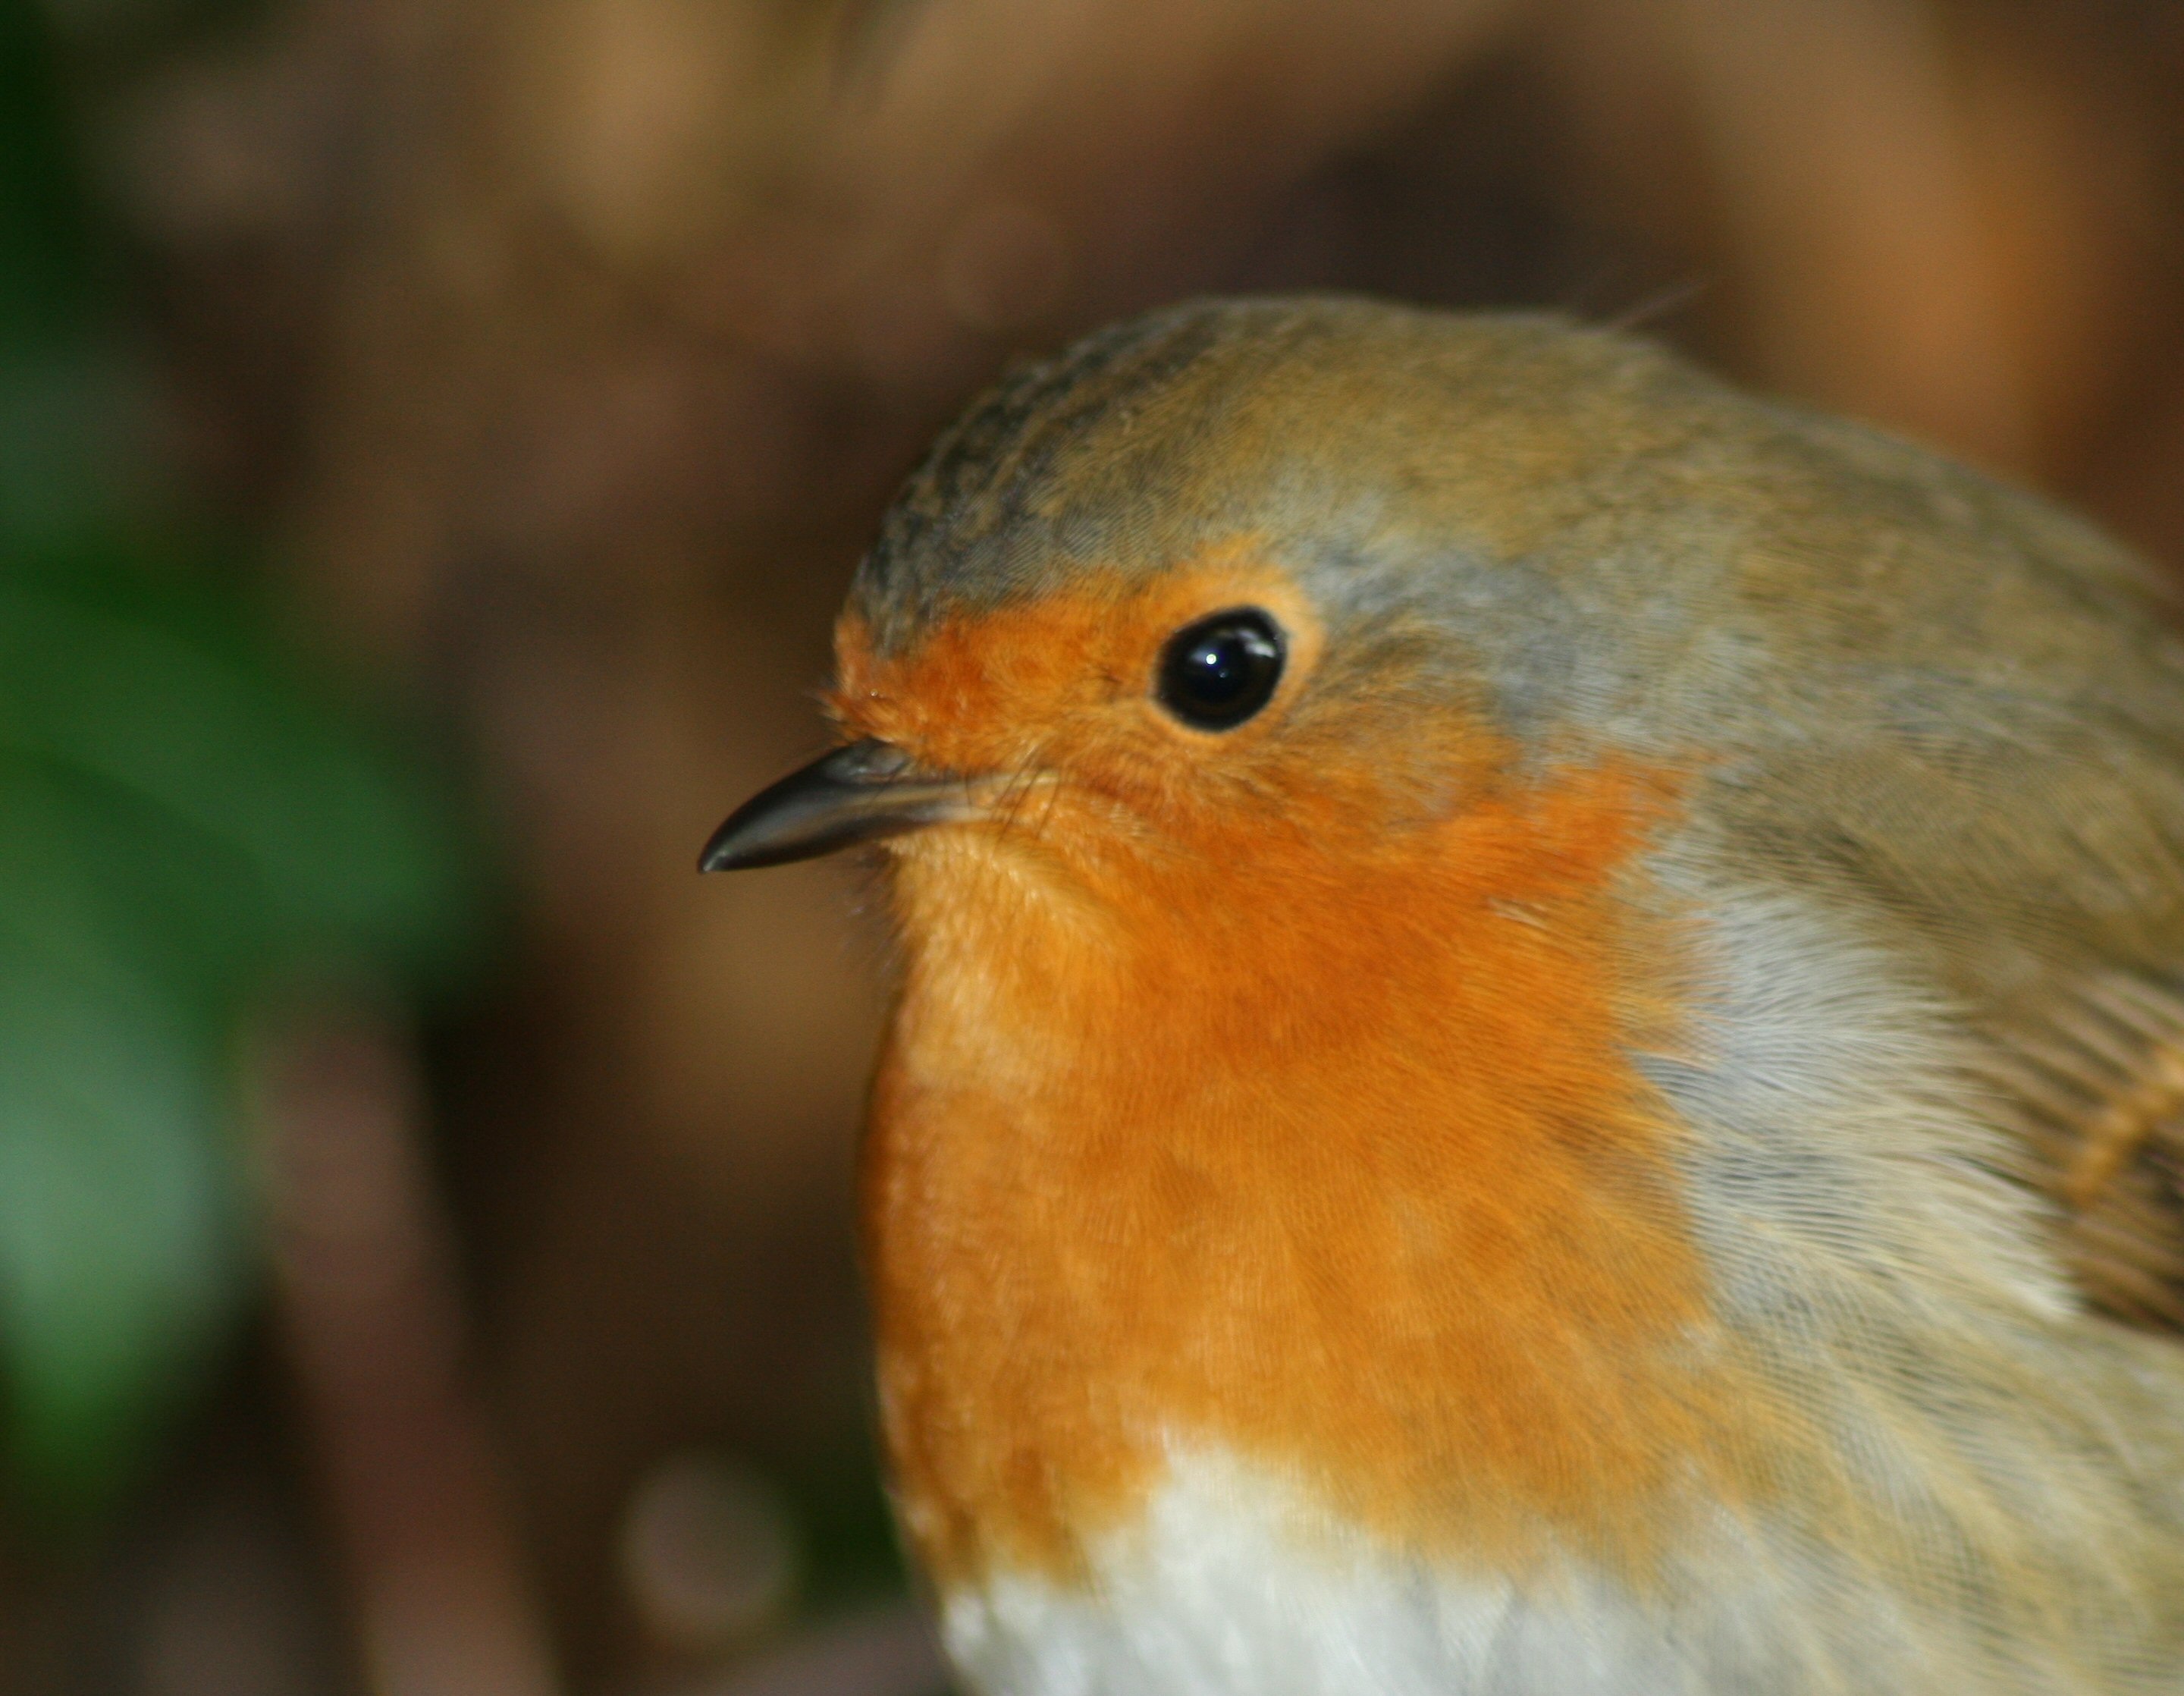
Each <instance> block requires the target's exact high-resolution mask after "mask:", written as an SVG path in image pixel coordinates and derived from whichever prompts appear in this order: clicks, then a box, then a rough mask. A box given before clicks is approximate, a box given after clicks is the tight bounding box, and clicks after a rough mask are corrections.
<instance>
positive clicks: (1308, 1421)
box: [867, 770, 1713, 1576]
mask: <svg viewBox="0 0 2184 1696" xmlns="http://www.w3.org/2000/svg"><path fill="white" fill-rule="evenodd" d="M1648 811H1649V801H1648V799H1647V795H1646V790H1645V789H1643V787H1642V786H1641V785H1638V784H1635V783H1634V782H1633V781H1632V780H1631V778H1629V777H1628V776H1627V775H1625V774H1622V773H1617V772H1614V771H1612V770H1591V771H1585V772H1581V773H1574V774H1573V775H1571V776H1569V777H1568V778H1565V779H1564V780H1563V781H1562V782H1561V783H1560V784H1557V785H1556V786H1554V787H1553V788H1552V789H1546V790H1544V791H1540V792H1535V793H1531V794H1526V795H1516V796H1511V797H1509V798H1507V799H1505V800H1503V801H1497V802H1496V803H1493V804H1491V805H1489V806H1485V807H1483V808H1481V809H1479V810H1477V811H1475V812H1472V813H1470V814H1468V815H1467V816H1465V817H1461V818H1458V819H1457V820H1454V821H1452V822H1451V823H1447V824H1446V825H1443V826H1440V827H1437V828H1433V829H1431V830H1428V831H1421V832H1419V833H1418V834H1416V835H1415V837H1414V838H1413V839H1412V840H1410V841H1408V842H1407V844H1406V845H1404V849H1403V851H1401V852H1398V853H1391V854H1390V855H1389V856H1386V857H1385V859H1384V860H1383V861H1381V862H1377V863H1373V864H1370V865H1367V866H1362V867H1361V866H1354V865H1353V866H1349V867H1346V868H1342V875H1340V876H1339V877H1336V876H1329V874H1328V868H1325V867H1323V866H1317V865H1312V864H1295V863H1284V860H1285V859H1286V858H1287V857H1288V856H1284V855H1282V854H1279V853H1270V852H1267V851H1264V850H1265V845H1259V851H1255V852H1251V853H1247V854H1241V855H1240V856H1231V857H1229V858H1227V859H1225V860H1221V859H1216V860H1212V861H1210V862H1201V861H1198V860H1196V859H1195V857H1194V858H1193V859H1192V860H1190V861H1187V862H1178V863H1172V864H1169V865H1168V866H1167V868H1165V870H1164V871H1163V872H1162V874H1161V875H1159V876H1157V877H1147V878H1142V879H1123V880H1119V883H1118V886H1117V887H1115V888H1112V889H1108V890H1102V891H1100V892H1099V894H1098V895H1097V896H1096V897H1095V898H1094V900H1093V901H1090V902H1088V904H1087V907H1086V910H1085V911H1084V912H1082V913H1080V914H1078V915H1077V916H1076V917H1075V918H1074V920H1073V919H1072V918H1069V917H1067V916H1065V917H1062V918H1055V917H1053V916H1050V915H1044V914H1039V915H1032V914H1027V912H1025V911H1024V910H1023V909H1022V907H1021V906H1019V905H1018V904H1017V902H1014V901H1011V897H1010V894H1009V886H1008V874H1007V873H1006V872H1000V873H997V872H995V870H994V869H993V868H981V867H979V866H978V865H975V864H972V863H966V862H971V861H974V860H976V859H977V858H978V856H985V855H990V854H993V853H994V852H995V849H993V848H992V847H991V846H990V845H987V844H983V843H981V842H978V841H977V840H974V839H971V838H969V837H968V834H967V833H964V834H960V835H959V840H952V841H942V840H934V841H933V842H931V843H928V844H927V845H924V846H923V848H922V850H921V851H919V852H918V853H917V855H916V856H913V857H912V858H911V861H910V862H909V863H907V864H906V865H905V867H904V868H902V870H901V872H900V874H899V883H900V900H901V902H902V905H903V908H904V912H905V918H906V920H907V927H906V928H907V932H908V940H909V950H910V957H909V962H908V975H907V979H906V982H905V988H904V993H903V996H902V1001H901V1004H900V1010H899V1013H898V1016H897V1019H896V1023H895V1026H894V1034H893V1037H892V1040H891V1042H890V1046H889V1051H888V1053H887V1057H886V1059H885V1063H884V1065H883V1069H882V1072H881V1074H880V1078H879V1081H878V1085H877V1092H876V1096H875V1101H874V1109H873V1124H872V1139H871V1142H870V1145H869V1151H868V1161H869V1166H868V1186H869V1187H868V1191H867V1196H868V1207H869V1220H870V1229H871V1247H870V1252H871V1259H872V1273H873V1276H874V1280H875V1297H876V1306H877V1323H878V1328H879V1342H880V1348H881V1353H882V1374H883V1401H884V1405H885V1409H886V1424H887V1434H888V1439H889V1444H890V1447H891V1448H892V1451H893V1459H894V1465H895V1468H896V1472H897V1477H898V1480H899V1483H900V1488H901V1491H902V1492H903V1496H904V1498H905V1504H906V1506H907V1508H908V1510H909V1516H910V1519H911V1524H912V1526H913V1531H914V1534H915V1535H916V1536H917V1538H918V1540H919V1541H920V1542H921V1543H922V1544H923V1545H924V1548H923V1553H924V1554H926V1556H927V1558H928V1559H929V1560H930V1561H931V1562H932V1563H933V1565H934V1566H935V1567H936V1568H937V1569H938V1570H939V1572H940V1573H941V1574H942V1575H943V1576H948V1575H953V1574H961V1573H964V1572H966V1571H968V1570H977V1569H980V1568H983V1566H984V1565H987V1564H988V1563H989V1562H991V1561H995V1560H1001V1561H1006V1562H1007V1563H1010V1564H1011V1565H1031V1566H1034V1567H1037V1568H1040V1569H1044V1570H1050V1571H1054V1572H1065V1571H1067V1570H1070V1569H1071V1568H1072V1566H1073V1564H1074V1560H1075V1554H1076V1550H1077V1548H1078V1539H1079V1538H1081V1537H1083V1536H1084V1535H1086V1534H1088V1533H1089V1532H1093V1531H1097V1530H1099V1529H1100V1528H1101V1527H1103V1526H1106V1525H1110V1524H1112V1523H1114V1522H1115V1521H1117V1520H1118V1519H1120V1518H1123V1517H1124V1516H1127V1515H1128V1514H1129V1513H1131V1512H1132V1511H1133V1509H1134V1507H1135V1505H1136V1504H1138V1503H1139V1501H1140V1500H1141V1498H1142V1496H1143V1494H1144V1492H1145V1490H1146V1489H1147V1488H1148V1487H1150V1486H1151V1484H1152V1483H1153V1482H1154V1481H1156V1478H1157V1476H1158V1474H1159V1470H1160V1464H1161V1455H1162V1445H1163V1443H1164V1442H1167V1441H1169V1440H1180V1441H1182V1442H1186V1443H1188V1442H1194V1441H1204V1442H1210V1443H1214V1444H1218V1445H1220V1446H1222V1447H1223V1448H1227V1449H1229V1450H1230V1451H1233V1452H1235V1453H1240V1454H1242V1455H1245V1456H1246V1457H1249V1458H1253V1459H1259V1460H1261V1461H1262V1462H1264V1463H1265V1464H1268V1466H1270V1467H1272V1468H1273V1469H1275V1470H1278V1471H1279V1472H1280V1473H1282V1474H1284V1475H1285V1476H1289V1477H1291V1478H1294V1479H1295V1480H1296V1481H1298V1482H1299V1483H1300V1484H1301V1485H1302V1486H1303V1487H1306V1488H1307V1490H1308V1491H1310V1492H1314V1493H1316V1494H1317V1495H1318V1496H1319V1497H1321V1498H1323V1499H1324V1500H1325V1501H1326V1502H1327V1503H1328V1504H1329V1505H1330V1507H1332V1508H1333V1509H1335V1510H1336V1511H1337V1512H1339V1513H1340V1514H1342V1515H1346V1516H1348V1517H1350V1518H1352V1519H1355V1520H1359V1521H1362V1522H1363V1523H1365V1524H1368V1525H1369V1526H1373V1527H1375V1528H1377V1529H1378V1530H1379V1531H1381V1532H1382V1533H1383V1534H1384V1535H1385V1536H1386V1537H1390V1538H1391V1539H1394V1540H1397V1541H1401V1542H1405V1543H1415V1544H1419V1545H1429V1546H1434V1547H1436V1548H1444V1549H1449V1550H1451V1551H1463V1552H1472V1553H1476V1554H1481V1555H1483V1556H1485V1557H1488V1558H1503V1559H1508V1558H1522V1557H1523V1556H1524V1554H1525V1553H1526V1552H1527V1551H1528V1550H1529V1548H1531V1546H1533V1545H1535V1543H1537V1541H1538V1539H1539V1538H1540V1537H1542V1536H1544V1535H1547V1534H1550V1533H1560V1534H1563V1535H1565V1536H1574V1537H1577V1538H1578V1539H1579V1540H1580V1541H1581V1542H1582V1543H1584V1544H1585V1545H1587V1546H1590V1547H1591V1548H1595V1549H1596V1551H1597V1552H1600V1553H1602V1554H1604V1555H1605V1556H1607V1558H1610V1559H1614V1560H1617V1561H1619V1562H1620V1563H1624V1564H1629V1563H1632V1562H1642V1561H1643V1560H1644V1559H1646V1554H1647V1553H1648V1551H1647V1550H1646V1548H1642V1547H1640V1546H1639V1544H1640V1543H1642V1542H1644V1541H1645V1539H1643V1538H1642V1537H1638V1536H1637V1534H1636V1533H1635V1531H1634V1530H1633V1526H1635V1525H1636V1524H1638V1523H1641V1522H1642V1521H1643V1519H1644V1515H1642V1514H1641V1513H1640V1512H1638V1511H1637V1510H1636V1506H1635V1504H1638V1503H1639V1502H1640V1501H1641V1498H1646V1497H1649V1496H1652V1495H1657V1494H1658V1493H1659V1492H1662V1491H1663V1490H1664V1488H1665V1487H1667V1486H1669V1484H1670V1483H1671V1482H1672V1481H1674V1478H1675V1477H1676V1476H1678V1475H1679V1473H1680V1469H1681V1468H1682V1467H1684V1466H1685V1464H1687V1463H1688V1461H1689V1460H1690V1459H1691V1457H1692V1456H1693V1455H1694V1454H1695V1453H1698V1452H1699V1451H1700V1450H1701V1448H1702V1445H1703V1443H1704V1442H1705V1441H1706V1437H1707V1434H1708V1428H1709V1426H1710V1425H1711V1424H1712V1423H1713V1422H1712V1420H1711V1419H1710V1417H1709V1415H1708V1411H1707V1407H1706V1401H1707V1398H1706V1396H1705V1395H1704V1394H1703V1393H1702V1390H1701V1389H1700V1387H1699V1386H1700V1384H1701V1382H1702V1379H1703V1373H1702V1370H1701V1368H1700V1364H1699V1361H1698V1359H1697V1357H1698V1356H1699V1355H1701V1354H1702V1353H1703V1350H1704V1338H1705V1324H1704V1322H1705V1319H1706V1308H1705V1292H1704V1282H1703V1278H1702V1269H1701V1267H1700V1265H1699V1263H1698V1260H1697V1256H1696V1254H1695V1252H1694V1250H1693V1248H1692V1247H1691V1243H1690V1241H1689V1240H1688V1238H1687V1236H1686V1234H1685V1225H1684V1220H1683V1219H1682V1217H1681V1213H1680V1208H1679V1206H1678V1202H1677V1197H1676V1193H1675V1186H1674V1181H1673V1180H1672V1178H1671V1176H1670V1174H1669V1167H1668V1158H1667V1157H1668V1152H1669V1151H1668V1139H1669V1135H1671V1132H1670V1130H1669V1128H1668V1126H1667V1125H1666V1124H1664V1123H1663V1119H1662V1117H1661V1114H1660V1112H1659V1109H1658V1103H1657V1102H1655V1101H1654V1099H1653V1098H1652V1095H1651V1094H1650V1092H1649V1091H1648V1090H1647V1089H1646V1085H1644V1084H1643V1082H1642V1081H1641V1080H1640V1079H1639V1078H1638V1077H1637V1076H1636V1075H1635V1074H1634V1072H1633V1070H1632V1068H1630V1064H1629V1063H1628V1061H1627V1060H1626V1058H1625V1057H1624V1046H1623V1045H1624V1040H1625V1038H1626V1035H1627V1033H1628V1030H1629V1028H1630V1021H1631V1019H1632V1018H1633V1016H1634V1009H1633V1007H1631V1006H1630V982H1631V977H1632V972H1631V962H1632V945H1633V939H1632V938H1631V937H1630V935H1629V934H1627V933H1626V932H1625V930H1624V929H1623V928H1622V927H1621V926H1620V925H1619V922H1618V920H1617V918H1616V917H1615V915H1614V912H1613V908H1612V907H1611V905H1610V901H1609V897H1608V890H1607V885H1608V882H1609V879H1610V877H1611V875H1612V874H1613V873H1614V872H1615V871H1616V869H1617V868H1618V867H1619V866H1620V865H1621V864H1622V863H1623V862H1624V860H1625V859H1626V857H1627V856H1629V855H1630V852H1631V851H1632V850H1633V848H1634V847H1635V845H1637V844H1638V842H1639V841H1640V840H1641V834H1642V832H1643V828H1644V825H1645V823H1646V815H1647V812H1648ZM1299 851H1302V850H1301V848H1300V850H1299Z"/></svg>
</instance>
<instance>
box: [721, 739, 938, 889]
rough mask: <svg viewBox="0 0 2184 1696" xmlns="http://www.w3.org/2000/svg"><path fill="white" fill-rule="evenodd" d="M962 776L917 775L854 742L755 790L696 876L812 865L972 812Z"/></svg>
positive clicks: (873, 745) (878, 747)
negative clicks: (813, 861) (791, 864)
mask: <svg viewBox="0 0 2184 1696" xmlns="http://www.w3.org/2000/svg"><path fill="white" fill-rule="evenodd" d="M976 810H977V809H976V807H975V806H974V805H973V803H972V798H971V792H970V790H969V789H968V787H967V785H966V784H964V783H963V782H962V781H961V779H959V778H935V777H933V776H931V775H929V774H928V773H923V772H921V771H919V770H918V769H917V767H915V766H913V765H912V764H911V760H910V756H908V755H906V754H905V753H904V752H903V751H902V750H900V748H897V747H895V746H894V745H892V744H889V743H886V742H877V741H869V740H868V741H864V742H852V743H850V745H849V746H847V747H846V748H837V749H836V750H834V751H833V753H831V754H828V755H826V756H823V757H822V758H820V759H816V760H814V761H813V762H811V764H810V765H808V766H806V767H804V768H803V770H801V771H798V772H791V773H789V774H788V776H787V777H785V778H783V779H782V780H781V781H780V782H779V783H777V784H773V785H772V787H771V788H768V789H760V791H759V792H758V793H757V794H756V795H753V796H752V797H751V798H750V799H749V801H745V802H744V804H743V805H742V806H739V807H738V808H737V809H736V810H735V811H734V812H732V813H730V814H729V815H728V820H727V823H725V824H723V825H722V826H721V828H719V829H718V830H716V831H715V832H714V833H713V840H711V841H710V842H708V843H707V844H706V845H705V852H704V853H703V854H701V855H699V856H698V869H699V871H701V872H739V871H743V870H745V869H746V868H749V867H752V866H780V865H785V864H787V863H788V862H789V861H791V860H811V859H816V858H817V857H818V856H820V855H822V854H831V853H833V851H835V850H836V849H838V848H848V847H851V846H854V845H855V844H857V843H860V842H877V841H878V840H880V839H881V838H882V837H883V836H900V835H901V834H903V832H905V831H906V830H917V829H920V828H922V827H923V826H925V825H928V824H939V823H942V822H943V821H944V820H947V819H951V818H967V817H970V816H971V814H972V812H975V811H976Z"/></svg>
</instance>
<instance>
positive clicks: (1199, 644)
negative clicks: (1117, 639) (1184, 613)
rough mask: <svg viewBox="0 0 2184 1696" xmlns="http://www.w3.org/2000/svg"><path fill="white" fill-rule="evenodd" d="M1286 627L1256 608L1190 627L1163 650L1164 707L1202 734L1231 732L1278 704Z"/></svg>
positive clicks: (1238, 608) (1241, 609) (1241, 608)
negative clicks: (1276, 690)
mask: <svg viewBox="0 0 2184 1696" xmlns="http://www.w3.org/2000/svg"><path fill="white" fill-rule="evenodd" d="M1281 680H1282V627H1281V626H1280V625H1279V624H1277V623H1275V622H1274V621H1273V619H1271V618H1269V617H1268V616H1267V615H1266V614H1265V613H1263V612H1262V611H1259V609H1258V608H1257V607H1256V606H1232V607H1230V608H1229V610H1228V611H1226V612H1217V613H1215V614H1213V615H1212V616H1211V617H1207V618H1201V619H1200V620H1199V621H1198V622H1197V623H1195V624H1186V625H1185V626H1184V628H1182V629H1180V630H1178V631H1177V632H1176V633H1175V634H1174V635H1173V636H1171V637H1169V638H1168V643H1167V647H1166V648H1164V649H1163V650H1161V663H1160V689H1159V694H1160V703H1161V705H1162V706H1164V707H1166V708H1167V710H1168V711H1170V712H1172V713H1173V714H1174V715H1175V716H1176V717H1178V718H1179V719H1181V720H1182V721H1183V722H1184V723H1185V724H1188V725H1190V727H1191V728H1194V729H1197V730H1229V729H1233V728H1234V727H1235V726H1237V725H1239V724H1241V723H1242V722H1244V721H1245V719H1247V718H1249V717H1251V715H1252V714H1253V713H1255V712H1256V711H1258V710H1259V709H1260V708H1261V707H1262V706H1265V705H1266V704H1267V703H1268V701H1269V700H1273V695H1274V685H1275V684H1276V683H1279V682H1280V681H1281Z"/></svg>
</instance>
